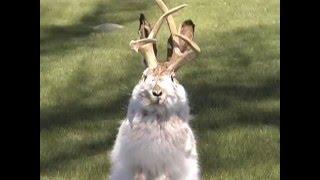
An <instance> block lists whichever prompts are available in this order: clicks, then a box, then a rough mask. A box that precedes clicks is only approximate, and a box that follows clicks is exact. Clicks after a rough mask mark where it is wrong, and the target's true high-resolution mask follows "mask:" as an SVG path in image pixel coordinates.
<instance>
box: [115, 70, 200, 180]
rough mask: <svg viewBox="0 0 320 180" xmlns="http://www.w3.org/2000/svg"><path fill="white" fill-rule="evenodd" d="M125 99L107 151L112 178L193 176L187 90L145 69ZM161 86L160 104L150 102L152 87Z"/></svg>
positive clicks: (183, 179) (191, 179) (194, 179)
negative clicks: (124, 109)
mask: <svg viewBox="0 0 320 180" xmlns="http://www.w3.org/2000/svg"><path fill="white" fill-rule="evenodd" d="M144 75H147V78H146V79H145V80H144V78H143V79H142V80H141V81H140V82H139V83H138V84H137V85H136V87H135V88H134V90H133V93H132V97H131V99H130V103H129V107H128V112H127V118H126V119H125V120H124V121H123V122H122V124H121V126H120V128H119V133H118V135H117V139H116V142H115V145H114V148H113V150H112V152H111V163H112V168H111V176H110V179H111V180H133V179H141V180H142V179H145V180H156V179H159V180H160V179H163V180H164V179H167V180H198V179H199V173H200V172H199V167H198V155H197V151H196V141H195V138H194V135H193V133H192V130H191V128H190V126H189V120H190V118H191V117H190V114H189V105H188V99H187V96H186V92H185V90H184V88H183V87H182V86H181V85H180V84H178V83H177V82H173V81H172V80H171V76H170V75H162V76H160V77H159V76H158V75H153V74H152V73H151V72H150V71H149V70H148V69H147V70H146V71H145V72H144ZM155 84H158V85H159V86H160V87H161V89H162V90H163V96H162V99H161V100H160V104H152V97H151V89H152V88H153V87H154V86H155Z"/></svg>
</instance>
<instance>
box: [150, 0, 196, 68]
mask: <svg viewBox="0 0 320 180" xmlns="http://www.w3.org/2000/svg"><path fill="white" fill-rule="evenodd" d="M156 2H157V4H158V6H159V7H160V9H161V10H162V12H164V13H165V12H168V7H167V6H166V5H165V3H164V2H163V1H162V0H156ZM166 19H167V24H168V26H169V30H170V32H171V36H170V37H169V39H171V40H172V42H170V45H171V46H172V55H169V57H168V60H169V62H168V70H171V71H177V70H178V69H179V68H180V67H181V66H182V65H183V64H185V63H186V62H189V61H191V60H193V59H194V58H195V57H196V55H197V54H198V53H200V51H201V50H200V48H199V46H198V45H197V44H196V43H195V42H194V41H192V39H193V35H194V24H193V22H192V21H191V20H188V21H185V22H184V23H183V24H182V25H181V26H180V28H179V34H178V33H177V29H176V24H175V22H174V19H173V17H172V16H171V15H168V16H167V18H166ZM190 26H191V27H190ZM179 39H181V40H182V41H179ZM188 46H189V47H191V49H188ZM170 56H171V57H170Z"/></svg>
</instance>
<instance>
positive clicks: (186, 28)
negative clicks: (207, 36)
mask: <svg viewBox="0 0 320 180" xmlns="http://www.w3.org/2000/svg"><path fill="white" fill-rule="evenodd" d="M194 28H195V24H194V23H193V22H192V21H191V20H190V19H188V20H185V21H184V22H183V23H182V24H181V25H180V27H179V30H178V32H179V33H180V34H181V35H184V36H185V37H187V38H188V39H190V40H191V41H192V40H193V36H194ZM188 46H189V45H188V44H187V43H186V42H185V41H184V40H182V39H179V49H180V51H181V52H182V53H183V52H185V51H186V50H187V48H188Z"/></svg>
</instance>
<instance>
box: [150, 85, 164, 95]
mask: <svg viewBox="0 0 320 180" xmlns="http://www.w3.org/2000/svg"><path fill="white" fill-rule="evenodd" d="M152 95H154V96H156V97H159V96H161V95H162V90H161V88H160V86H158V85H155V86H154V87H153V89H152Z"/></svg>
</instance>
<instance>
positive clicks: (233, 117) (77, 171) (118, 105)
mask: <svg viewBox="0 0 320 180" xmlns="http://www.w3.org/2000/svg"><path fill="white" fill-rule="evenodd" d="M166 2H167V4H168V6H169V7H173V6H176V5H179V4H181V3H187V4H189V7H187V8H185V9H184V10H182V11H181V12H180V13H179V14H178V15H177V16H175V20H176V22H182V21H183V20H185V19H187V18H192V19H193V21H194V22H195V23H196V41H197V43H198V44H199V46H200V47H201V50H202V54H201V55H200V56H199V58H198V59H197V61H196V62H194V63H193V64H192V65H191V64H189V65H187V66H185V67H184V68H183V69H181V71H180V72H179V74H178V79H179V81H180V82H181V83H182V84H183V85H184V87H185V89H186V91H187V92H188V94H189V99H190V105H191V108H192V113H193V114H194V116H195V119H194V121H192V124H191V125H192V127H193V129H194V131H195V133H196V136H197V139H198V151H199V155H200V164H201V170H202V174H203V179H208V180H209V179H237V180H238V179H243V180H251V179H254V180H255V179H280V177H279V173H280V167H279V159H280V144H279V141H280V133H279V125H280V112H279V110H280V100H279V99H280V98H279V97H280V57H279V54H280V53H279V49H280V47H279V21H280V20H279V1H278V0H215V1H212V0H175V1H170V2H169V1H168V0H166ZM40 6H41V9H40V13H41V19H40V32H41V34H40V45H41V46H40V53H41V54H40V60H41V63H40V78H41V89H40V90H41V91H40V99H41V100H40V108H41V114H40V115H41V122H40V126H41V131H40V137H41V139H40V164H41V167H40V175H41V179H75V180H79V179H80V180H81V179H94V180H96V179H106V178H107V176H108V173H109V167H110V164H109V160H108V156H107V154H108V152H109V151H110V150H111V148H112V144H113V142H114V140H115V136H116V133H117V128H118V126H119V121H120V120H121V119H123V118H124V117H125V113H126V107H127V103H128V100H129V97H130V92H131V90H132V89H133V87H134V85H135V84H136V83H137V81H138V79H139V78H140V76H141V72H142V71H143V66H142V64H141V58H140V55H139V54H136V53H134V52H132V51H131V50H130V49H129V45H128V44H129V41H130V40H131V39H135V38H137V36H138V35H137V28H138V22H137V18H138V16H139V13H140V12H144V13H145V14H146V16H147V18H148V19H149V20H150V21H151V22H153V23H154V22H155V20H156V19H157V17H159V16H160V10H159V9H158V7H157V5H156V4H155V3H154V2H153V1H149V0H122V1H117V0H90V1H87V0H69V1H61V0H41V1H40ZM105 22H111V23H119V24H122V25H124V26H125V27H124V28H123V29H122V30H120V31H115V32H110V33H97V32H94V31H93V30H92V27H93V26H95V25H98V24H101V23H105ZM168 34H169V32H168V28H167V27H164V28H162V29H161V32H160V35H159V38H158V39H159V41H160V42H159V47H158V48H159V52H160V54H159V55H160V58H164V57H165V56H166V54H165V52H166V39H167V37H168Z"/></svg>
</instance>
